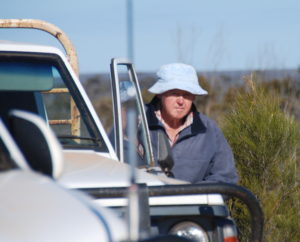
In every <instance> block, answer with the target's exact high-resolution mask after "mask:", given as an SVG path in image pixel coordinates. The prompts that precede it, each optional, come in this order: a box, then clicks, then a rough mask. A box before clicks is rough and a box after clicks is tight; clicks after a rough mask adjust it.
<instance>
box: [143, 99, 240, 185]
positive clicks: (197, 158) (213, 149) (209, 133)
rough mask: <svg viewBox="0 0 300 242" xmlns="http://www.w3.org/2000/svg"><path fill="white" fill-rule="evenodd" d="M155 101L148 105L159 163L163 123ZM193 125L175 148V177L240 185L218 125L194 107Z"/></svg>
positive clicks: (197, 181)
mask: <svg viewBox="0 0 300 242" xmlns="http://www.w3.org/2000/svg"><path fill="white" fill-rule="evenodd" d="M154 111H155V99H154V100H153V101H152V102H151V103H150V104H148V105H146V116H147V120H148V125H149V130H150V136H151V142H152V147H153V155H154V159H155V161H156V162H157V132H158V130H159V129H162V130H163V131H164V132H165V129H164V127H163V124H162V123H161V122H160V121H159V120H158V119H157V118H156V115H155V113H154ZM193 111H194V116H193V123H192V125H190V126H188V127H186V128H185V129H184V130H182V131H181V132H180V134H179V137H178V139H177V141H176V142H175V144H174V145H173V146H172V148H171V149H172V156H173V160H174V167H173V169H172V172H173V174H174V176H175V178H177V179H180V180H184V181H189V182H191V183H194V184H195V183H201V182H228V183H237V180H238V177H237V172H236V168H235V164H234V158H233V154H232V151H231V148H230V146H229V144H228V143H227V141H226V139H225V137H224V135H223V133H222V131H221V130H220V129H219V128H218V126H217V125H216V123H215V122H214V121H213V120H211V119H209V118H208V117H207V116H205V115H203V114H201V113H199V112H198V111H197V110H196V108H195V107H194V106H193Z"/></svg>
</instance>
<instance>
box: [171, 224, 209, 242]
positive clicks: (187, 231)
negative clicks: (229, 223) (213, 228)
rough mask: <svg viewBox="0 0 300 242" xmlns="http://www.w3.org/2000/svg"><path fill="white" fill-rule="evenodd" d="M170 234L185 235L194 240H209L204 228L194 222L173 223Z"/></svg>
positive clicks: (199, 241)
mask: <svg viewBox="0 0 300 242" xmlns="http://www.w3.org/2000/svg"><path fill="white" fill-rule="evenodd" d="M170 234H174V235H177V236H181V237H185V238H188V239H191V240H194V241H196V242H209V240H208V237H207V234H206V232H205V231H204V229H203V228H202V227H201V226H199V225H198V224H196V223H194V222H182V223H178V224H176V225H174V226H173V227H172V228H171V230H170Z"/></svg>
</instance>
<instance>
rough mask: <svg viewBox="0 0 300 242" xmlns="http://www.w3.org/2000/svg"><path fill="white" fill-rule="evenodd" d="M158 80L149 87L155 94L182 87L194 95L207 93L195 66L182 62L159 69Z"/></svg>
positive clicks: (181, 88)
mask: <svg viewBox="0 0 300 242" xmlns="http://www.w3.org/2000/svg"><path fill="white" fill-rule="evenodd" d="M156 74H157V77H158V80H157V81H156V82H155V83H154V85H153V86H152V87H150V88H149V89H148V91H149V92H151V93H154V94H161V93H164V92H166V91H169V90H172V89H180V90H183V91H187V92H189V93H192V94H194V95H206V94H207V91H206V90H204V89H203V88H202V87H201V86H200V85H199V82H198V76H197V72H196V70H195V69H194V67H192V66H190V65H186V64H182V63H173V64H167V65H163V66H161V67H160V69H159V70H158V71H157V73H156Z"/></svg>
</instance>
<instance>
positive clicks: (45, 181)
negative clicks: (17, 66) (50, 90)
mask: <svg viewBox="0 0 300 242" xmlns="http://www.w3.org/2000/svg"><path fill="white" fill-rule="evenodd" d="M19 114H21V115H22V114H24V112H23V111H22V112H20V111H16V112H14V114H13V115H16V116H14V118H13V119H12V121H13V122H16V123H17V124H18V131H17V132H16V133H18V134H19V135H22V136H21V137H20V136H18V135H16V138H17V139H19V141H20V140H23V141H25V140H26V141H27V143H28V144H30V146H29V150H30V152H29V150H28V149H27V148H26V150H27V152H26V156H28V157H30V159H31V160H32V161H35V160H39V158H41V157H43V159H42V160H41V161H42V162H40V163H39V166H40V168H41V169H39V170H43V171H47V172H45V173H48V174H47V175H48V176H46V175H44V174H40V173H37V172H35V171H33V170H32V169H31V168H30V166H29V165H28V163H27V161H26V160H25V158H24V156H23V153H22V152H21V151H20V150H19V148H18V146H17V144H16V143H15V141H14V139H13V138H12V137H11V135H10V133H9V131H8V130H7V129H6V127H5V125H4V124H3V122H2V121H1V119H0V167H1V169H0V193H1V203H0V212H1V216H0V241H7V242H13V241H14V242H18V241H20V242H21V241H22V242H26V241H28V242H46V241H49V242H50V241H51V242H52V241H57V242H59V241H62V242H66V241H72V242H75V241H78V242H79V241H80V242H81V241H94V242H98V241H124V240H126V239H127V238H128V233H127V231H128V230H127V225H126V223H125V221H124V220H122V219H120V218H119V217H118V216H117V214H116V213H115V212H113V211H111V210H109V209H107V208H103V207H99V206H96V205H95V204H94V203H93V202H92V198H91V197H89V196H87V195H85V194H83V193H82V192H79V191H70V190H67V189H66V188H63V187H62V186H61V185H58V184H57V183H56V182H55V181H54V179H52V178H58V177H59V175H60V174H61V170H62V167H63V160H62V154H61V149H60V146H59V143H58V142H57V141H56V139H55V137H54V135H53V134H52V136H51V132H50V130H49V129H47V126H46V125H45V124H43V122H42V120H41V119H40V118H39V117H34V116H33V114H27V113H25V116H26V115H27V116H29V118H31V117H32V116H33V119H31V121H32V120H33V121H34V122H28V120H24V119H23V120H22V119H18V115H19ZM34 119H35V120H34ZM36 120H37V122H36ZM40 127H41V128H44V130H42V131H41V130H40ZM23 134H30V136H28V135H27V136H26V137H24V136H23ZM21 143H22V142H21ZM36 143H39V144H40V146H38V147H37V146H36V145H34V144H36ZM19 145H20V142H19ZM23 145H26V144H25V143H23ZM40 148H41V150H39V149H40ZM36 168H38V167H37V166H36ZM43 173H44V172H43Z"/></svg>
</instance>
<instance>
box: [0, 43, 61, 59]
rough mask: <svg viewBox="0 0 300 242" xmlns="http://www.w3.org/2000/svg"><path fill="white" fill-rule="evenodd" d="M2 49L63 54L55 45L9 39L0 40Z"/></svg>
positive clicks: (0, 49) (0, 48)
mask: <svg viewBox="0 0 300 242" xmlns="http://www.w3.org/2000/svg"><path fill="white" fill-rule="evenodd" d="M0 51H18V52H36V53H53V54H58V55H60V56H62V55H63V54H62V52H61V50H60V49H58V48H56V47H53V46H47V45H40V44H34V43H25V42H16V41H7V40H0Z"/></svg>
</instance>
